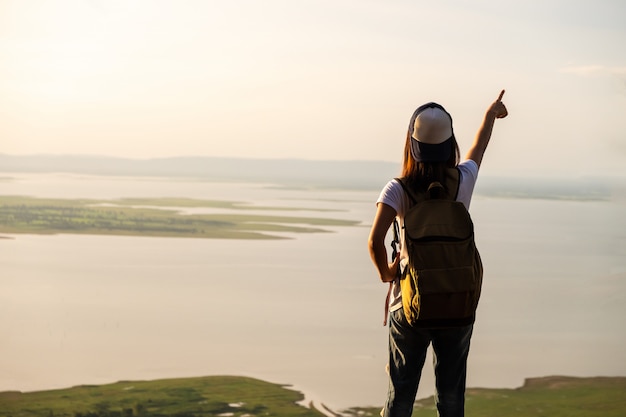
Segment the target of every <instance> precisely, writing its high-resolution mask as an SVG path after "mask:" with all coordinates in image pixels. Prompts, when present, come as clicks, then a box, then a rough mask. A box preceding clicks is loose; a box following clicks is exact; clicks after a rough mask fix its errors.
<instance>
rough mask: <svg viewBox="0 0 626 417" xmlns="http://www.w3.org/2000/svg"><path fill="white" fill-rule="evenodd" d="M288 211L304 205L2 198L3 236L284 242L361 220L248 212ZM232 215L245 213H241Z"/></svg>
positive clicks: (154, 200)
mask: <svg viewBox="0 0 626 417" xmlns="http://www.w3.org/2000/svg"><path fill="white" fill-rule="evenodd" d="M192 207H193V208H212V209H225V210H228V212H226V213H214V214H182V213H181V212H180V211H179V210H178V209H176V208H192ZM249 210H255V211H257V212H258V211H267V210H272V211H283V212H285V213H293V212H295V211H298V210H308V211H328V210H314V209H304V208H299V207H294V208H290V207H286V208H285V207H258V206H251V205H248V204H245V203H240V202H231V201H214V200H196V199H189V198H132V199H131V198H126V199H119V200H86V199H50V198H34V197H23V196H0V233H6V234H10V233H30V234H56V233H68V234H92V235H127V236H155V237H197V238H214V239H283V238H285V237H284V236H280V235H276V234H275V233H283V232H289V233H318V232H327V231H328V230H327V229H324V227H335V226H354V225H357V224H359V223H360V222H358V221H352V220H341V219H332V218H323V217H302V216H293V215H287V214H285V215H262V214H252V213H246V211H249ZM233 211H241V213H237V212H234V213H233Z"/></svg>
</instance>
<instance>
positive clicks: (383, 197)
mask: <svg viewBox="0 0 626 417" xmlns="http://www.w3.org/2000/svg"><path fill="white" fill-rule="evenodd" d="M403 198H404V190H403V188H402V184H400V181H399V180H398V179H397V178H394V179H392V180H389V181H388V182H387V184H386V185H385V186H384V187H383V189H382V191H381V192H380V195H379V196H378V200H377V201H376V202H377V203H384V204H387V205H388V206H391V207H393V208H394V209H395V210H396V212H401V211H402V206H403V201H402V200H403Z"/></svg>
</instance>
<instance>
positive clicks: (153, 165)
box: [0, 154, 400, 189]
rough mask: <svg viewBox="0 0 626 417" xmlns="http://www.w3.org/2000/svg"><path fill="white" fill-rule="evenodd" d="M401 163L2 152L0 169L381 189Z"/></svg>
mask: <svg viewBox="0 0 626 417" xmlns="http://www.w3.org/2000/svg"><path fill="white" fill-rule="evenodd" d="M399 169H400V167H399V164H397V163H390V162H381V161H310V160H297V159H244V158H214V157H175V158H155V159H127V158H115V157H105V156H84V155H25V156H21V155H6V154H0V172H41V173H45V172H67V173H79V174H90V175H120V176H158V177H187V178H198V179H204V180H211V181H243V182H265V183H273V184H276V185H280V186H286V187H323V188H352V189H354V188H356V189H380V188H381V187H382V186H383V185H384V184H385V183H386V182H387V180H388V179H389V178H393V177H394V176H397V175H398V173H399Z"/></svg>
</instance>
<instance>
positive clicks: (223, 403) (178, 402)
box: [0, 376, 323, 417]
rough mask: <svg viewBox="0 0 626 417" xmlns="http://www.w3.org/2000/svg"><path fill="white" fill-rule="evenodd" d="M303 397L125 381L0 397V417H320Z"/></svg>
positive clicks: (247, 386)
mask: <svg viewBox="0 0 626 417" xmlns="http://www.w3.org/2000/svg"><path fill="white" fill-rule="evenodd" d="M303 399H304V395H303V394H302V393H300V392H297V391H293V390H290V389H287V388H286V387H284V386H281V385H277V384H271V383H269V382H264V381H260V380H257V379H252V378H245V377H230V376H210V377H201V378H184V379H166V380H157V381H134V382H130V381H125V382H118V383H115V384H108V385H101V386H79V387H74V388H69V389H62V390H54V391H39V392H30V393H20V392H2V393H0V417H142V416H144V417H148V416H149V417H157V416H159V417H165V416H175V417H208V416H220V415H222V416H227V415H228V416H233V417H236V416H244V415H247V416H261V415H272V416H295V417H298V416H301V417H320V416H322V417H323V414H322V413H320V412H319V411H317V410H316V409H314V408H311V409H309V408H306V407H303V406H300V405H298V404H296V402H297V401H302V400H303Z"/></svg>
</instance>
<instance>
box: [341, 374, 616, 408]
mask: <svg viewBox="0 0 626 417" xmlns="http://www.w3.org/2000/svg"><path fill="white" fill-rule="evenodd" d="M349 412H350V414H351V415H354V416H357V415H359V416H363V417H368V416H372V417H373V416H376V417H378V416H379V415H380V414H379V413H380V408H353V409H350V410H349ZM435 415H436V410H435V401H434V399H433V397H429V398H426V399H423V400H419V401H417V402H416V403H415V408H414V409H413V416H414V417H426V416H429V417H432V416H435ZM465 415H466V416H468V417H492V416H498V417H544V416H545V417H622V416H624V415H626V378H625V377H614V378H609V377H597V378H573V377H564V376H552V377H545V378H533V379H528V380H526V383H525V384H524V386H523V387H521V388H517V389H486V388H471V389H468V390H467V392H466V399H465Z"/></svg>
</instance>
